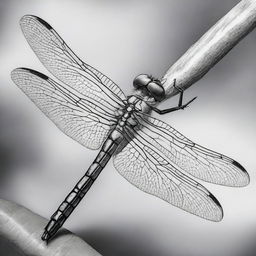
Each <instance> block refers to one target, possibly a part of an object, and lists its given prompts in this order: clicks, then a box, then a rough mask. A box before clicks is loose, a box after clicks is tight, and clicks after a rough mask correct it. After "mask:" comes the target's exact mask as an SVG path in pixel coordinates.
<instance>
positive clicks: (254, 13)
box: [162, 0, 256, 98]
mask: <svg viewBox="0 0 256 256" xmlns="http://www.w3.org/2000/svg"><path fill="white" fill-rule="evenodd" d="M255 26H256V1H255V0H242V1H241V2H239V3H238V4H237V5H236V6H235V7H234V8H233V9H231V10H230V11H229V12H228V13H227V14H226V15H225V16H224V17H223V18H222V19H220V20H219V21H218V22H217V23H216V24H215V25H214V26H213V27H211V28H210V29H209V30H208V31H207V32H206V33H205V34H204V35H203V36H202V37H201V38H200V39H199V40H198V41H197V42H196V43H195V44H193V45H192V46H191V47H190V48H189V49H188V50H187V51H186V52H185V54H184V55H183V56H182V57H181V58H179V59H178V60H177V61H176V62H175V63H174V64H173V65H172V66H171V67H170V68H169V70H168V71H167V72H166V74H165V75H164V77H163V79H162V82H163V85H164V88H165V92H166V95H167V98H170V97H172V96H174V95H176V94H177V93H178V92H179V91H178V90H177V89H175V88H174V87H173V81H174V79H176V87H178V88H181V89H183V90H185V89H187V88H188V87H190V86H191V85H192V84H194V83H195V82H196V81H198V80H199V79H200V78H202V77H203V76H204V75H205V74H206V73H207V72H208V71H209V70H210V69H211V68H212V67H213V66H214V65H215V64H216V63H217V62H218V61H219V60H221V59H222V58H223V57H224V56H225V55H226V54H227V53H228V52H229V51H230V50H231V49H232V48H233V47H234V46H235V45H236V44H237V43H238V42H239V41H240V40H241V39H243V38H244V37H245V36H246V35H247V34H248V33H249V32H251V31H252V30H253V29H254V28H255Z"/></svg>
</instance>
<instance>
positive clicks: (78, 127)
mask: <svg viewBox="0 0 256 256" xmlns="http://www.w3.org/2000/svg"><path fill="white" fill-rule="evenodd" d="M21 27H22V31H23V33H24V35H25V37H26V39H27V41H28V43H29V44H30V46H31V47H32V49H33V50H34V52H35V53H36V55H37V57H38V58H39V59H40V61H41V62H42V63H43V65H44V66H45V67H46V68H47V69H48V71H50V72H51V73H52V75H54V77H55V78H56V79H58V80H56V81H55V80H53V79H51V78H49V77H48V76H46V75H44V74H42V73H39V72H37V71H35V70H32V69H28V68H17V69H15V70H13V71H12V74H11V76H12V80H13V81H14V82H15V83H16V84H17V85H18V87H19V88H20V89H21V90H22V91H23V92H24V93H25V94H26V95H27V96H28V97H29V98H30V99H31V100H32V101H33V102H34V103H35V104H36V105H37V106H38V107H39V108H40V109H41V110H42V111H43V112H44V113H45V114H46V115H47V116H48V117H49V118H50V119H51V120H52V121H53V122H54V123H55V124H56V126H57V127H58V128H59V129H61V130H62V131H63V132H64V133H65V134H67V135H68V136H69V137H71V138H73V139H74V140H76V141H77V142H79V143H80V144H82V145H83V146H85V147H87V148H89V149H100V151H99V154H98V155H97V157H96V159H95V160H94V161H93V162H92V164H91V166H90V167H89V169H88V170H87V171H86V173H85V175H84V176H83V177H82V178H81V179H80V180H79V182H78V183H77V184H76V186H75V187H74V189H73V190H72V191H71V192H70V193H69V194H68V196H67V197H66V198H65V200H64V201H63V202H62V203H61V205H60V206H59V208H58V209H57V211H56V212H55V213H54V214H53V215H52V217H51V220H50V222H49V223H48V225H47V226H46V228H45V231H44V234H43V235H42V239H43V240H46V241H48V240H49V239H51V237H52V236H54V234H55V233H56V232H57V231H58V230H59V228H60V227H61V226H62V225H63V223H64V222H65V220H66V219H67V218H68V217H69V215H70V214H71V213H72V211H73V210H74V209H75V207H76V206H77V205H78V204H79V202H80V201H81V199H82V198H83V197H84V195H85V194H86V193H87V191H88V190H89V189H90V187H91V186H92V184H93V183H94V181H95V180H96V178H97V177H98V175H99V174H100V172H101V171H102V169H103V168H104V166H105V165H106V164H107V162H108V161H109V160H110V158H111V157H112V158H113V162H114V166H115V168H116V169H117V170H118V172H119V173H120V174H121V175H122V176H124V177H125V178H126V179H127V180H128V181H129V182H131V183H132V184H133V185H135V186H136V187H138V188H139V189H141V190H143V191H145V192H147V193H149V194H152V195H155V196H157V197H159V198H161V199H163V200H165V201H167V202H169V203H171V204H172V205H174V206H177V207H179V208H181V209H183V210H185V211H188V212H190V213H192V214H195V215H198V216H200V217H202V218H205V219H208V220H212V221H220V220H221V219H222V217H223V210H222V207H221V205H220V203H219V202H218V200H217V199H216V198H215V197H214V195H212V194H211V193H210V192H209V191H208V190H207V189H206V188H205V187H204V186H202V185H201V184H199V183H198V182H197V181H196V180H194V179H193V178H192V177H191V176H193V177H195V178H198V179H200V180H203V181H206V182H211V183H215V184H220V185H224V186H232V187H241V186H246V185H247V184H248V183H249V175H248V173H247V172H246V170H245V169H244V168H243V167H242V165H241V164H239V163H238V162H237V161H235V160H233V159H232V158H230V157H228V156H225V155H223V154H220V153H217V152H214V151H212V150H209V149H207V148H205V147H202V146H200V145H198V144H196V143H194V142H193V141H191V140H190V139H188V138H186V137H185V136H184V135H182V134H181V133H179V132H178V131H177V130H175V129H174V128H172V127H171V126H170V125H169V124H167V123H164V122H163V121H161V120H159V119H156V118H153V117H151V115H150V114H151V112H152V111H155V112H156V113H158V114H165V113H169V112H173V111H176V110H180V109H185V108H186V107H187V106H188V105H189V104H192V101H193V100H194V99H195V98H192V99H191V100H188V101H187V102H186V103H183V90H182V89H180V88H179V87H178V86H176V85H175V82H176V81H175V79H174V80H173V81H172V82H173V85H174V87H175V88H176V89H177V90H178V91H179V95H180V96H179V102H178V105H177V106H176V107H172V108H168V109H165V110H160V109H159V108H158V106H157V105H158V103H160V102H161V101H162V100H163V99H165V91H164V88H163V84H164V83H166V80H165V79H162V80H158V79H156V78H154V77H152V76H150V75H145V74H142V75H139V76H137V77H136V78H135V79H134V82H133V85H134V89H135V90H134V92H133V94H132V95H131V96H125V94H124V93H123V92H122V90H121V87H119V86H118V85H116V84H115V83H114V82H113V81H112V80H110V79H109V78H108V77H106V76H105V75H103V74H101V73H100V72H99V71H98V70H96V69H94V68H93V67H91V66H90V65H88V64H86V63H84V62H83V61H82V60H80V59H79V57H77V56H76V55H75V53H74V52H73V51H72V50H71V49H70V48H69V47H68V46H67V44H66V43H65V42H64V41H63V39H62V38H61V37H60V36H59V35H58V33H57V32H56V31H55V30H54V29H53V28H52V27H51V26H50V25H49V24H48V23H46V22H45V21H44V20H42V19H41V18H38V17H36V16H31V15H26V16H24V17H23V18H22V19H21ZM138 72H139V71H138ZM230 143H233V142H232V141H231V142H230ZM238 160H239V159H238Z"/></svg>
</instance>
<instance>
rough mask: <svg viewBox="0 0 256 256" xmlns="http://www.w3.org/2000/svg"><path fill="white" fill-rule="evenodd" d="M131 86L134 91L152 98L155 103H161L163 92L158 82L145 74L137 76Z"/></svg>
mask: <svg viewBox="0 0 256 256" xmlns="http://www.w3.org/2000/svg"><path fill="white" fill-rule="evenodd" d="M133 86H134V87H135V89H137V90H140V91H143V92H144V93H145V94H146V95H149V96H151V97H153V98H154V99H155V100H156V101H161V100H163V99H164V97H165V91H164V88H163V86H162V84H161V82H160V80H158V79H155V78H154V77H152V76H149V75H145V74H141V75H138V76H137V77H135V78H134V80H133Z"/></svg>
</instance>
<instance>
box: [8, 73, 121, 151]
mask: <svg viewBox="0 0 256 256" xmlns="http://www.w3.org/2000/svg"><path fill="white" fill-rule="evenodd" d="M11 77H12V80H13V81H14V82H15V83H16V84H17V85H18V87H19V88H20V89H21V90H22V91H23V92H24V93H25V94H26V95H27V96H28V97H29V98H30V99H31V100H32V101H33V102H34V103H35V104H36V105H37V106H38V107H39V108H40V109H41V110H42V111H43V112H44V113H45V114H46V115H47V116H48V117H49V118H50V119H51V120H52V121H53V122H54V123H55V124H56V125H57V127H59V128H60V129H61V130H62V131H63V132H64V133H66V134H67V135H68V136H70V137H71V138H73V139H74V140H76V141H78V142H79V143H80V144H82V145H84V146H86V147H88V148H91V149H97V148H99V147H100V146H101V144H102V142H103V141H104V140H105V138H106V137H107V135H108V132H109V130H110V129H111V126H112V125H113V123H115V121H116V120H115V116H114V115H112V114H111V112H110V113H109V106H108V105H104V104H98V102H99V100H100V99H98V98H97V97H96V95H89V94H88V95H87V96H85V95H84V94H81V93H79V92H78V91H76V90H73V89H72V88H69V87H68V86H66V85H60V84H58V83H56V82H55V81H53V80H52V79H50V78H48V77H47V76H45V75H43V74H41V73H39V72H37V71H34V70H31V69H26V68H18V69H15V70H13V71H12V74H11Z"/></svg>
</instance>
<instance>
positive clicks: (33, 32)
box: [20, 15, 126, 112]
mask: <svg viewBox="0 0 256 256" xmlns="http://www.w3.org/2000/svg"><path fill="white" fill-rule="evenodd" d="M20 25H21V29H22V31H23V33H24V35H25V37H26V39H27V41H28V43H29V45H30V46H31V48H32V49H33V50H34V52H35V53H36V55H37V57H38V58H39V59H40V61H41V62H42V63H43V64H44V66H45V67H46V68H47V69H48V70H49V71H50V72H51V73H52V74H53V75H54V76H55V77H56V78H58V79H59V80H60V81H62V82H63V83H65V84H67V85H69V86H70V87H72V88H73V89H75V90H77V91H79V92H80V93H81V94H83V95H84V96H88V95H89V96H90V97H93V96H95V97H97V100H98V103H99V104H105V105H106V106H108V107H109V109H110V111H112V112H113V111H114V110H115V109H116V108H118V107H120V106H123V103H122V101H123V100H125V99H126V97H125V95H124V93H123V92H122V91H121V89H120V88H119V87H118V86H117V85H116V84H115V83H114V82H113V81H111V80H110V79H109V78H108V77H106V76H104V75H103V74H101V73H100V72H99V71H98V70H96V69H94V68H93V67H91V66H89V65H88V64H86V63H84V62H82V61H81V60H80V59H79V58H78V57H77V56H76V55H75V54H74V52H73V51H72V50H71V49H70V48H69V47H68V46H67V44H66V43H65V42H64V41H63V39H62V38H61V37H60V36H59V35H58V33H57V32H56V31H55V30H54V29H53V28H52V27H51V26H50V25H49V24H48V23H46V22H45V21H44V20H42V19H40V18H38V17H35V16H31V15H26V16H24V17H22V18H21V20H20Z"/></svg>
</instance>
